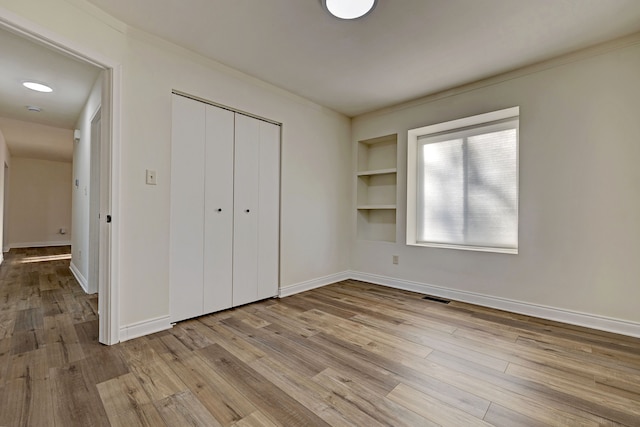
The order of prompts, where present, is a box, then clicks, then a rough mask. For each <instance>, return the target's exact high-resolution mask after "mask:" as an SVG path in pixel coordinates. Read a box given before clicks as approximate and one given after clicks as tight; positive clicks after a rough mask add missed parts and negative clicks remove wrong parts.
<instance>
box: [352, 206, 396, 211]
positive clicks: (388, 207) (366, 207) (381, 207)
mask: <svg viewBox="0 0 640 427" xmlns="http://www.w3.org/2000/svg"><path fill="white" fill-rule="evenodd" d="M395 208H396V205H361V206H358V210H361V211H364V210H374V209H395Z"/></svg>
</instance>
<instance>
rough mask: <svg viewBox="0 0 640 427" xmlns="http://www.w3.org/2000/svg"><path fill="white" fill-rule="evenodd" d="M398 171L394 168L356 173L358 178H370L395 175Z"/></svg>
mask: <svg viewBox="0 0 640 427" xmlns="http://www.w3.org/2000/svg"><path fill="white" fill-rule="evenodd" d="M397 171H398V169H396V168H387V169H376V170H370V171H360V172H358V176H371V175H386V174H392V173H396V172H397Z"/></svg>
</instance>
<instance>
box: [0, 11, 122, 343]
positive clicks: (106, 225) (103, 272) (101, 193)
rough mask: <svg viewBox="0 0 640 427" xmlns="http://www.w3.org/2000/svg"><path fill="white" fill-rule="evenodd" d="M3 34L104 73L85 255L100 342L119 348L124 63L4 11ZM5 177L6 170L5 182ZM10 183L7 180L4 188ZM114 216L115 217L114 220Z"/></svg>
mask: <svg viewBox="0 0 640 427" xmlns="http://www.w3.org/2000/svg"><path fill="white" fill-rule="evenodd" d="M0 30H4V31H8V32H10V33H13V34H15V35H18V36H20V37H22V38H24V39H25V40H28V41H30V42H33V43H34V44H38V45H40V46H43V45H44V46H46V47H47V48H49V49H51V50H52V51H54V52H56V53H58V54H61V55H64V56H66V57H72V58H74V59H75V60H78V61H80V62H84V63H85V64H89V65H92V66H94V67H97V68H99V69H100V70H102V71H101V76H102V77H101V93H100V102H99V109H98V110H97V114H95V115H94V116H93V118H92V120H91V122H90V126H91V129H90V132H89V133H90V134H91V137H90V139H91V140H92V141H94V142H92V143H91V150H90V151H91V155H90V159H88V161H89V164H88V165H87V169H88V170H90V174H89V176H90V177H89V178H88V182H86V185H87V187H89V188H90V189H91V190H90V194H91V195H90V196H89V197H88V200H87V203H88V204H89V209H88V211H89V217H88V218H86V225H85V228H86V229H87V230H86V234H87V235H88V239H87V240H88V241H89V246H88V250H87V251H86V252H85V253H83V254H82V255H81V256H84V257H86V258H87V265H88V266H90V268H88V269H87V270H88V271H87V273H85V274H86V275H87V280H86V282H87V285H88V287H87V288H88V289H87V290H88V291H89V292H98V313H99V338H98V340H99V341H100V342H101V343H103V344H108V345H111V344H115V343H117V342H119V340H120V339H119V319H118V288H117V277H118V262H117V260H118V256H117V255H118V244H117V243H118V229H119V227H118V219H119V216H118V215H117V213H118V211H119V204H118V188H119V185H118V183H119V175H118V168H119V158H118V155H119V138H118V136H119V126H120V121H119V110H120V106H119V101H120V91H119V88H120V73H121V71H120V65H119V64H118V63H117V62H115V61H113V60H111V59H109V58H105V57H104V56H102V55H101V54H100V53H97V52H94V51H92V50H91V49H86V48H84V47H82V46H77V45H74V46H70V45H69V43H70V42H69V41H67V40H65V39H63V38H62V37H59V36H57V35H55V34H52V33H51V32H48V31H46V30H43V29H42V28H40V27H38V26H37V25H35V24H33V23H31V22H28V21H25V20H24V19H22V18H20V17H17V16H15V15H12V14H11V13H10V12H8V11H4V10H3V9H0ZM74 139H75V135H74ZM77 142H78V140H76V143H77ZM87 142H88V141H87ZM94 162H95V164H94ZM6 176H7V169H6V168H5V178H6ZM6 182H7V180H6V179H5V184H6ZM69 185H73V186H74V190H75V189H76V188H77V190H78V191H79V193H80V192H81V193H83V194H84V192H85V188H84V187H80V185H81V184H80V183H79V182H78V180H77V179H76V178H75V177H74V182H73V183H69ZM3 197H6V195H5V196H3ZM94 217H95V218H94ZM111 218H114V220H113V222H112V221H111ZM5 219H6V217H5ZM76 220H77V218H74V219H73V221H74V222H75V221H76ZM72 228H73V225H72ZM3 243H4V242H3ZM72 271H73V269H72ZM74 274H75V272H74Z"/></svg>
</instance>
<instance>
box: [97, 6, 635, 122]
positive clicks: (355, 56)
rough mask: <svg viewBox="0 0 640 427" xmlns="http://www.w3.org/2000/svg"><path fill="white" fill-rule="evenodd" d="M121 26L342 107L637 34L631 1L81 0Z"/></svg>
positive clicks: (375, 104) (402, 97) (360, 106)
mask: <svg viewBox="0 0 640 427" xmlns="http://www.w3.org/2000/svg"><path fill="white" fill-rule="evenodd" d="M89 1H90V2H91V3H93V4H94V5H96V6H98V7H100V8H102V9H103V10H104V11H106V12H107V13H109V14H111V15H113V16H115V17H116V18H118V19H120V20H122V21H124V22H126V23H127V24H129V25H131V26H133V27H137V28H139V29H142V30H144V31H147V32H149V33H152V34H155V35H157V36H159V37H162V38H164V39H167V40H170V41H172V42H174V43H176V44H178V45H181V46H183V47H186V48H188V49H190V50H193V51H195V52H198V53H200V54H202V55H204V56H207V57H210V58H212V59H215V60H217V61H219V62H222V63H224V64H226V65H228V66H231V67H233V68H235V69H238V70H240V71H243V72H245V73H247V74H249V75H252V76H254V77H257V78H259V79H262V80H264V81H267V82H269V83H272V84H274V85H276V86H279V87H281V88H284V89H287V90H289V91H291V92H294V93H296V94H298V95H301V96H303V97H305V98H308V99H310V100H313V101H315V102H317V103H319V104H321V105H324V106H327V107H330V108H332V109H334V110H336V111H339V112H342V113H344V114H347V115H349V116H355V115H358V114H361V113H364V112H368V111H372V110H376V109H379V108H382V107H386V106H389V105H393V104H397V103H400V102H403V101H407V100H410V99H414V98H417V97H421V96H424V95H428V94H432V93H436V92H439V91H442V90H445V89H449V88H452V87H455V86H459V85H462V84H465V83H470V82H473V81H477V80H479V79H482V78H485V77H489V76H492V75H496V74H499V73H502V72H506V71H510V70H513V69H516V68H520V67H522V66H525V65H529V64H532V63H536V62H539V61H542V60H545V59H549V58H552V57H555V56H558V55H561V54H564V53H568V52H571V51H575V50H578V49H581V48H584V47H588V46H590V45H593V44H597V43H600V42H603V41H607V40H611V39H614V38H617V37H621V36H623V35H627V34H631V33H634V32H637V31H640V1H638V0H379V1H378V5H377V7H376V9H375V10H374V11H373V13H371V14H369V15H368V16H366V17H365V18H363V19H360V20H356V21H342V20H338V19H335V18H332V17H331V16H328V14H327V13H326V12H325V11H324V10H323V8H322V6H321V3H320V0H269V1H256V0H190V1H186V2H185V1H175V0H89Z"/></svg>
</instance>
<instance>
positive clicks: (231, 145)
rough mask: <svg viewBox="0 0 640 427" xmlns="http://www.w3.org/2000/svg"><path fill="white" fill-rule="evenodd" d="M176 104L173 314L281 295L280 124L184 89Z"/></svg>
mask: <svg viewBox="0 0 640 427" xmlns="http://www.w3.org/2000/svg"><path fill="white" fill-rule="evenodd" d="M172 105H173V121H172V124H173V127H172V141H171V217H170V233H171V237H170V249H169V251H170V252H169V255H170V259H169V262H170V266H169V271H170V273H169V281H170V290H171V291H170V297H171V300H170V301H171V302H170V304H171V321H172V322H178V321H181V320H185V319H190V318H193V317H197V316H201V315H203V314H207V313H213V312H215V311H220V310H224V309H227V308H231V307H234V306H238V305H243V304H247V303H250V302H254V301H258V300H261V299H265V298H269V297H273V296H276V295H277V294H278V284H279V251H280V247H279V236H280V230H279V224H280V214H279V212H280V127H279V126H277V125H274V124H271V123H268V122H266V121H263V120H258V119H254V118H251V117H248V116H246V115H243V114H240V113H235V112H233V111H230V110H227V109H224V108H220V107H215V106H213V105H209V104H207V103H204V102H200V101H196V100H193V99H189V98H187V97H184V96H180V95H176V94H174V95H173V104H172Z"/></svg>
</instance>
